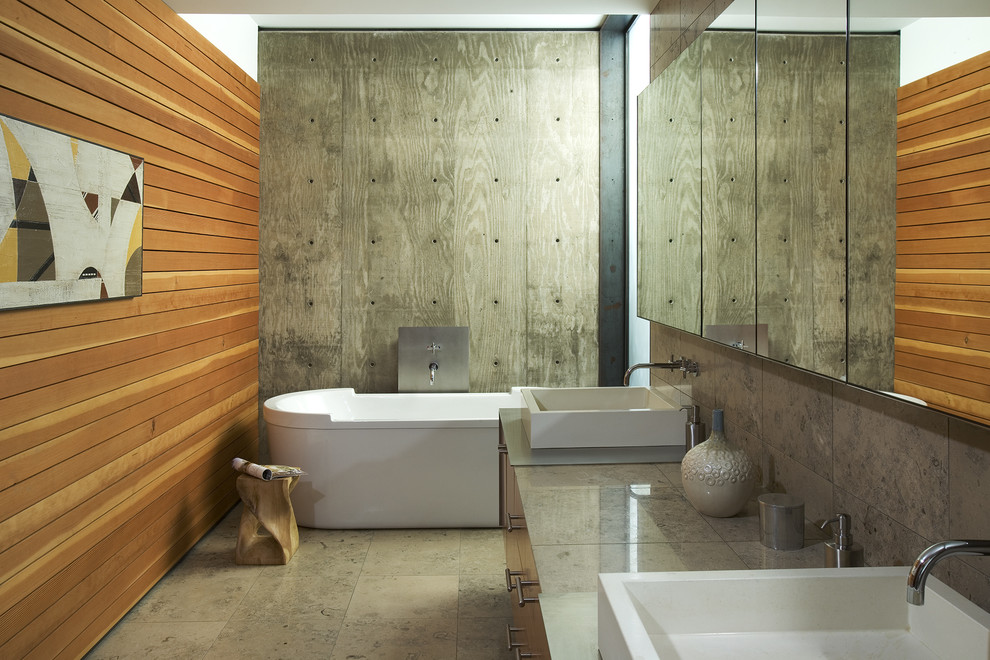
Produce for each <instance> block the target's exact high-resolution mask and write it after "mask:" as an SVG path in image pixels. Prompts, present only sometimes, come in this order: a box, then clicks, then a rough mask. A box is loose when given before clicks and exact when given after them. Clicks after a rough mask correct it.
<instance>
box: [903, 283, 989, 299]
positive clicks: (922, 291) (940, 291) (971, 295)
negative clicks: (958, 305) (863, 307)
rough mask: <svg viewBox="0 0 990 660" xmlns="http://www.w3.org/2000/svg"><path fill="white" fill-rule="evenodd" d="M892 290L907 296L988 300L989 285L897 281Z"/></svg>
mask: <svg viewBox="0 0 990 660" xmlns="http://www.w3.org/2000/svg"><path fill="white" fill-rule="evenodd" d="M894 290H895V293H896V295H898V296H903V297H907V298H939V299H942V300H972V301H978V302H990V286H980V285H974V284H965V285H964V284H930V283H923V282H897V284H896V285H895V287H894Z"/></svg>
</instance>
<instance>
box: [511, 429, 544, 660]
mask: <svg viewBox="0 0 990 660" xmlns="http://www.w3.org/2000/svg"><path fill="white" fill-rule="evenodd" d="M499 451H500V474H501V477H502V483H501V488H500V490H501V493H502V507H501V508H502V530H503V537H504V539H505V567H506V568H505V582H506V588H507V589H508V590H509V594H510V597H511V599H512V625H511V626H509V627H508V629H507V631H506V637H507V640H506V643H507V644H508V645H509V647H510V648H511V649H512V650H513V651H515V654H516V657H517V658H542V659H544V660H546V659H548V658H550V650H549V645H548V644H547V635H546V630H545V629H544V626H543V613H542V612H541V611H540V602H539V593H540V583H539V576H538V575H537V572H536V561H535V559H534V558H533V546H532V544H531V543H530V540H529V532H528V531H527V529H526V519H525V517H524V515H523V507H522V498H521V497H520V495H519V486H518V485H517V484H516V471H515V468H513V467H512V465H511V464H510V463H509V456H508V453H507V452H506V451H505V448H504V446H500V447H499Z"/></svg>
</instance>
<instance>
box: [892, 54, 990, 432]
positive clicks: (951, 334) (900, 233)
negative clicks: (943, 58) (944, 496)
mask: <svg viewBox="0 0 990 660" xmlns="http://www.w3.org/2000/svg"><path fill="white" fill-rule="evenodd" d="M988 229H990V51H988V52H986V53H983V54H982V55H978V56H976V57H973V58H971V59H969V60H966V61H964V62H961V63H959V64H956V65H954V66H952V67H949V68H947V69H943V70H942V71H939V72H937V73H934V74H932V75H930V76H928V77H926V78H922V79H921V80H917V81H915V82H913V83H910V84H908V85H905V86H903V87H901V88H900V90H899V92H898V99H897V284H896V303H895V310H896V311H895V316H896V333H895V364H894V379H895V389H896V391H897V392H902V393H904V394H909V395H912V396H917V397H920V398H922V399H924V400H925V401H927V402H928V404H929V405H931V406H932V407H935V408H939V409H941V410H946V411H949V412H952V413H955V414H957V415H961V416H963V417H967V418H969V419H974V420H977V421H980V422H983V423H984V424H987V423H990V254H988V253H990V238H987V235H988Z"/></svg>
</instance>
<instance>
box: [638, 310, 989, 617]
mask: <svg viewBox="0 0 990 660" xmlns="http://www.w3.org/2000/svg"><path fill="white" fill-rule="evenodd" d="M651 335H652V336H651V341H650V345H651V353H652V357H653V359H654V361H667V360H668V359H669V358H670V357H671V355H676V356H681V355H683V356H685V357H690V358H692V359H695V360H697V361H698V363H699V364H700V365H701V373H700V375H698V376H697V377H693V376H688V377H687V378H682V377H681V375H680V373H671V372H668V371H664V370H654V372H653V384H654V385H655V386H658V387H660V388H661V389H664V390H667V393H668V394H669V395H671V396H674V397H677V398H678V399H679V400H681V402H682V403H688V402H693V403H697V404H698V405H700V406H701V408H702V413H703V415H704V417H705V418H707V419H709V420H710V418H711V411H712V409H713V408H722V409H724V410H725V422H726V432H727V434H728V436H729V437H730V439H731V440H732V441H734V442H737V443H740V444H742V445H744V446H745V447H746V448H747V450H748V451H749V452H750V456H751V458H752V459H753V460H755V461H757V462H758V463H759V464H760V465H761V466H762V472H763V483H764V487H765V488H767V489H769V490H773V491H777V492H787V493H793V494H795V495H799V496H800V497H802V498H803V499H804V501H805V512H806V514H807V516H808V518H809V519H811V520H813V521H815V522H816V523H821V522H822V521H824V520H825V519H827V518H830V517H832V516H834V515H835V514H836V513H839V512H843V513H848V514H849V515H850V516H851V517H852V527H853V530H852V531H853V537H854V539H855V540H856V541H857V542H859V543H862V544H863V546H864V549H865V558H866V563H867V564H869V565H872V566H888V565H894V566H901V565H910V564H911V563H912V562H913V561H914V559H915V557H916V556H917V555H918V554H919V553H920V552H921V551H922V550H923V549H925V548H926V547H928V545H930V544H931V543H935V542H937V541H943V540H946V539H955V538H984V539H990V502H988V499H990V428H987V427H985V426H981V425H978V424H972V423H969V422H966V421H963V420H961V419H958V418H955V417H951V416H949V415H945V414H943V413H939V412H936V411H934V410H929V409H926V408H922V407H919V406H916V405H913V404H910V403H906V402H902V401H900V400H897V399H894V398H891V397H887V396H882V395H878V394H874V393H872V392H868V391H865V390H861V389H859V388H856V387H853V386H850V385H847V384H845V383H842V382H839V381H834V380H831V379H828V378H824V377H821V376H817V375H815V374H811V373H808V372H805V371H801V370H799V369H794V368H792V367H788V366H786V365H783V364H780V363H777V362H773V361H771V360H765V359H763V358H760V357H757V356H754V355H751V354H748V353H744V352H742V351H739V350H737V349H733V348H729V347H727V346H724V345H721V344H718V343H715V342H711V341H708V340H706V339H702V338H700V337H697V336H694V335H691V334H688V333H684V332H681V331H679V330H675V329H673V328H668V327H666V326H661V325H659V324H656V323H654V324H652V332H651ZM708 428H710V423H709V425H708ZM934 575H935V576H936V577H938V578H939V579H941V580H943V581H945V582H946V583H948V584H949V585H951V586H952V587H953V588H954V589H956V590H957V591H959V592H960V593H962V594H964V595H965V596H966V597H967V598H969V599H970V600H972V601H974V602H975V603H977V604H978V605H980V606H981V607H982V608H984V609H986V610H988V611H990V557H953V558H950V559H947V560H945V561H943V562H942V563H940V564H939V565H938V566H937V567H936V569H935V571H934Z"/></svg>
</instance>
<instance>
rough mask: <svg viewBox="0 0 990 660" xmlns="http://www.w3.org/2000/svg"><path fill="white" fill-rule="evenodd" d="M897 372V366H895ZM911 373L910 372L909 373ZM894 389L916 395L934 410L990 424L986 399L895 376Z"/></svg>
mask: <svg viewBox="0 0 990 660" xmlns="http://www.w3.org/2000/svg"><path fill="white" fill-rule="evenodd" d="M895 373H896V368H895ZM908 375H910V374H908ZM894 391H896V392H900V393H902V394H907V395H910V396H915V397H918V398H919V399H921V400H922V401H925V402H927V403H928V405H929V407H931V408H932V409H933V410H941V411H943V412H947V413H949V414H952V415H958V416H960V417H964V418H966V419H971V420H973V421H976V422H980V423H982V424H987V425H990V410H988V409H987V408H988V406H987V404H986V402H984V401H975V400H973V399H967V398H965V397H961V396H957V395H954V394H949V393H948V392H943V391H940V390H937V389H934V388H931V387H926V386H924V385H920V384H918V383H915V382H912V381H908V380H901V379H897V378H896V377H895V379H894Z"/></svg>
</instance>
